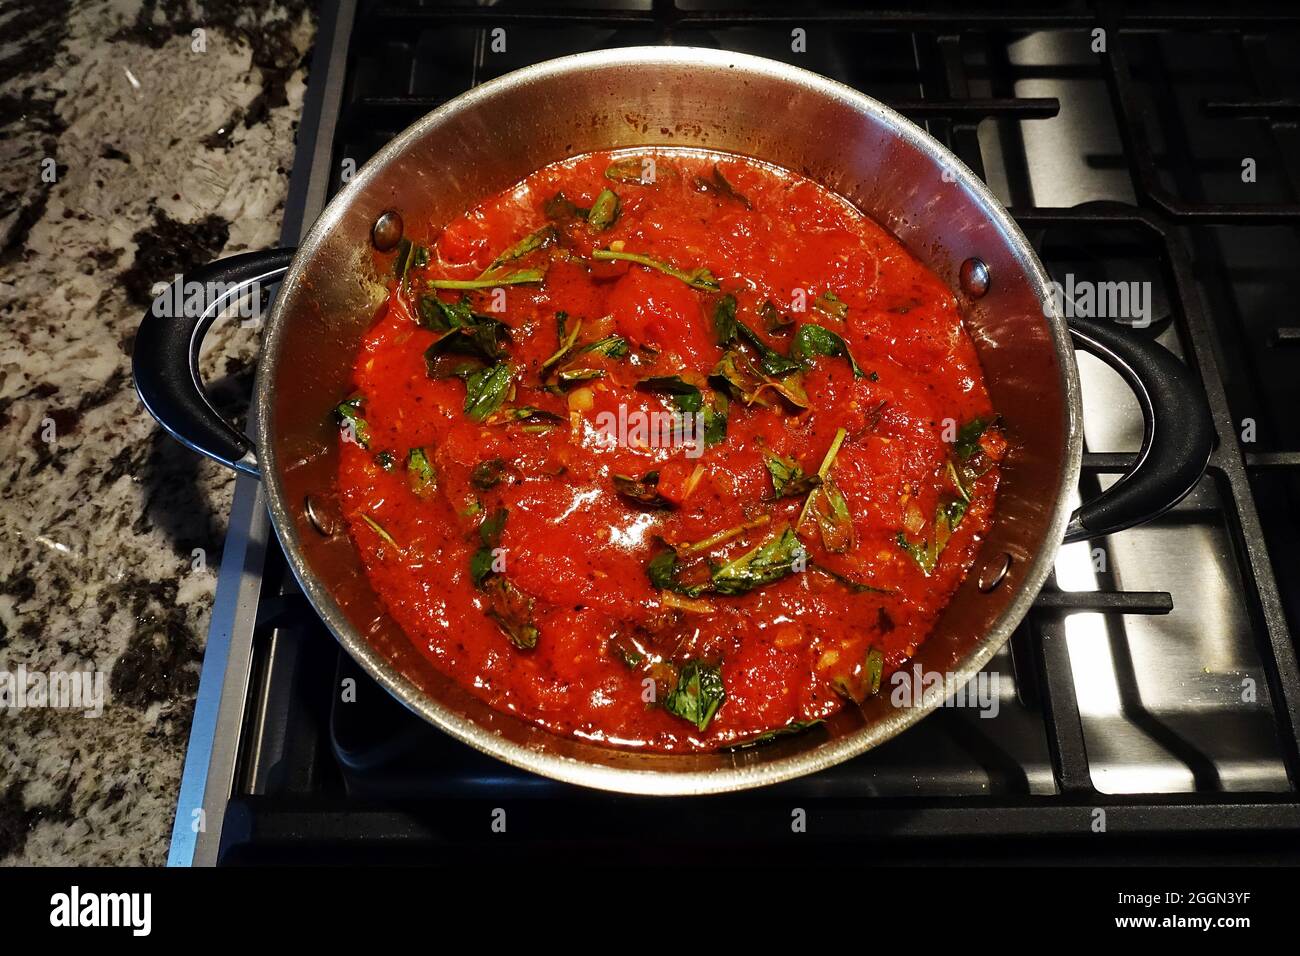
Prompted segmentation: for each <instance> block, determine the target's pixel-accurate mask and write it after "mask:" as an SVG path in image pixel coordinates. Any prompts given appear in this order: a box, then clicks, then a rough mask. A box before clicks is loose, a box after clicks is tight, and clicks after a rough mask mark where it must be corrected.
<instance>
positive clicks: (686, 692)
mask: <svg viewBox="0 0 1300 956" xmlns="http://www.w3.org/2000/svg"><path fill="white" fill-rule="evenodd" d="M726 699H727V695H726V691H725V690H724V689H723V686H722V671H721V669H720V668H718V667H717V666H715V665H712V664H706V663H704V662H703V661H687V662H686V663H685V664H683V665H682V668H681V672H680V674H679V676H678V678H677V686H676V687H675V688H673V691H672V693H670V694H669V695H668V696H666V697H665V698H664V710H666V711H668V713H670V714H672V715H673V716H674V717H680V718H681V719H682V720H685V721H687V722H689V723H692V724H694V725H695V727H696V729H698V730H704V729H705V728H706V727H708V726H709V721H711V720H713V715H714V714H716V713H717V712H718V708H719V707H721V706H722V702H723V701H724V700H726Z"/></svg>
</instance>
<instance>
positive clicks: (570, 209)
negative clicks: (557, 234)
mask: <svg viewBox="0 0 1300 956" xmlns="http://www.w3.org/2000/svg"><path fill="white" fill-rule="evenodd" d="M542 212H544V213H545V214H546V218H547V219H586V218H587V216H588V214H589V213H590V212H591V210H589V209H583V208H582V207H581V206H575V205H574V204H573V201H572V200H570V199H569V198H568V197H567V196H565V195H564V193H562V192H558V193H556V194H555V195H554V196H552V197H551V198H550V199H548V200H546V205H545V206H543V207H542Z"/></svg>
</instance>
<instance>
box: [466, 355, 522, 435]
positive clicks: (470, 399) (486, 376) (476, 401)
mask: <svg viewBox="0 0 1300 956" xmlns="http://www.w3.org/2000/svg"><path fill="white" fill-rule="evenodd" d="M513 377H514V369H513V368H511V366H510V364H509V363H508V362H500V363H498V364H497V365H493V366H492V367H491V368H483V369H479V370H478V371H477V372H471V373H470V374H469V376H468V377H467V378H466V379H465V414H466V415H468V416H469V417H470V418H472V419H473V420H474V421H477V422H481V421H483V419H485V418H487V417H488V416H489V415H491V414H492V413H493V412H494V411H496V410H497V409H498V408H500V407H501V403H502V402H504V401H505V398H506V393H507V392H509V391H510V382H511V379H512V378H513Z"/></svg>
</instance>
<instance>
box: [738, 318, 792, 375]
mask: <svg viewBox="0 0 1300 956" xmlns="http://www.w3.org/2000/svg"><path fill="white" fill-rule="evenodd" d="M736 328H737V331H738V332H739V333H740V337H741V338H743V339H744V340H745V341H746V342H748V343H749V345H750V346H751V347H752V348H753V349H754V351H755V352H757V353H758V367H759V368H760V369H762V370H763V372H764V374H767V375H770V376H772V377H773V378H784V377H785V376H787V375H793V374H794V373H795V372H798V371H800V370H801V369H802V368H803V366H802V365H801V364H800V363H799V362H798V361H797V360H796V359H792V358H787V357H786V356H784V355H782V354H781V353H780V352H778V351H776V350H775V349H773V348H771V347H770V346H768V344H767V343H766V342H764V341H763V340H762V339H761V338H760V337H759V335H758V333H757V332H755V331H754V330H753V329H751V328H750V327H749V326H747V325H746V324H745V323H744V322H738V323H736Z"/></svg>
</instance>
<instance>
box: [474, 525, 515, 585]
mask: <svg viewBox="0 0 1300 956" xmlns="http://www.w3.org/2000/svg"><path fill="white" fill-rule="evenodd" d="M508 517H510V512H508V511H507V510H506V509H505V508H498V509H497V510H496V511H494V512H492V514H490V515H489V516H488V517H486V518H484V519H483V523H482V524H480V525H479V526H478V537H479V541H480V542H481V544H482V546H481V547H480V548H479V549H478V550H477V551H475V552H474V553H473V554H472V555H471V556H470V559H469V574H470V577H471V578H472V579H473V581H474V586H475V587H479V588H481V587H483V582H484V581H486V580H487V579H488V577H489V576H490V575H492V574H494V573H495V572H494V571H493V568H492V565H493V564H494V563H495V561H496V556H495V555H494V554H493V553H492V552H493V551H494V550H495V549H496V548H498V547H500V545H501V535H502V534H503V533H504V532H505V530H506V519H507V518H508Z"/></svg>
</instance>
